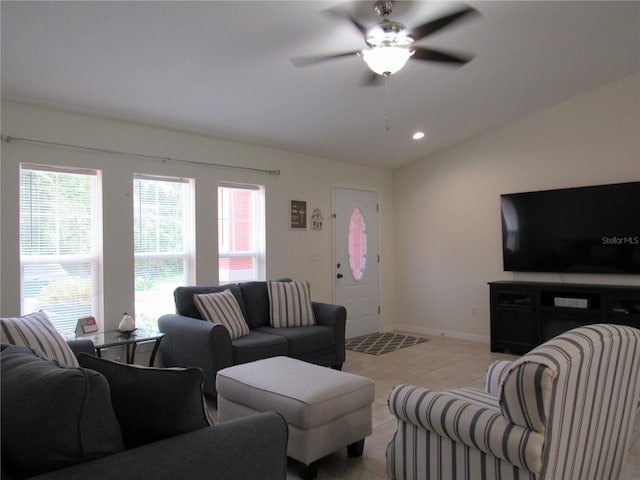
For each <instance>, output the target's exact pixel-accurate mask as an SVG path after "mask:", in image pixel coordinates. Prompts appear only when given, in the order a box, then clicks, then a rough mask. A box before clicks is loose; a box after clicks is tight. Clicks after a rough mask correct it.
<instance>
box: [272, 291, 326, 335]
mask: <svg viewBox="0 0 640 480" xmlns="http://www.w3.org/2000/svg"><path fill="white" fill-rule="evenodd" d="M267 290H268V293H269V304H270V325H271V326H272V327H275V328H281V327H304V326H309V325H315V323H316V319H315V317H314V315H313V308H312V306H311V292H310V288H309V282H267Z"/></svg>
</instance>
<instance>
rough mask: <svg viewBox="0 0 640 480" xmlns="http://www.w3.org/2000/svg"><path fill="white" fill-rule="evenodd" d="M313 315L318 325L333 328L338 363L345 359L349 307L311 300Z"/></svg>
mask: <svg viewBox="0 0 640 480" xmlns="http://www.w3.org/2000/svg"><path fill="white" fill-rule="evenodd" d="M311 306H312V308H313V315H314V316H315V317H316V323H317V324H318V325H326V326H328V327H331V328H333V333H334V335H335V346H336V356H337V360H338V364H337V365H336V366H338V365H342V364H343V363H344V360H345V338H344V337H345V327H346V324H347V309H346V308H344V307H343V306H342V305H334V304H332V303H321V302H311Z"/></svg>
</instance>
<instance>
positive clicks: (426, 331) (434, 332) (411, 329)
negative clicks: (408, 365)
mask: <svg viewBox="0 0 640 480" xmlns="http://www.w3.org/2000/svg"><path fill="white" fill-rule="evenodd" d="M392 330H398V331H401V332H407V333H415V334H418V335H425V336H427V337H451V338H458V339H460V340H470V341H472V342H479V343H486V344H489V343H491V337H489V336H488V335H473V334H470V333H461V332H454V331H450V330H438V329H435V328H425V327H416V326H415V325H403V324H399V323H396V324H394V325H392V326H391V327H389V328H384V331H386V332H389V331H392Z"/></svg>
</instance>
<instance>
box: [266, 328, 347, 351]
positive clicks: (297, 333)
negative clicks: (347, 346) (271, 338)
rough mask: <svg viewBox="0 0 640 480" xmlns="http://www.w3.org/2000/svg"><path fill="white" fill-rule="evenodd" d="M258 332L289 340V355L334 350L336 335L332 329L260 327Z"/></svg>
mask: <svg viewBox="0 0 640 480" xmlns="http://www.w3.org/2000/svg"><path fill="white" fill-rule="evenodd" d="M256 331H257V332H262V333H267V334H270V335H278V336H282V337H284V338H286V339H287V342H288V345H289V351H288V355H289V356H292V357H301V356H306V355H309V354H313V353H315V352H320V351H323V350H327V349H330V348H332V347H333V346H334V345H335V334H334V332H333V329H332V328H331V327H327V326H324V325H311V326H309V327H283V328H273V327H259V328H257V329H256Z"/></svg>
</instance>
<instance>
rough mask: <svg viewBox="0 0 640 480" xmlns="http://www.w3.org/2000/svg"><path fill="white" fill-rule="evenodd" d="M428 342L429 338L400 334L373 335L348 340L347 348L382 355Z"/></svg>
mask: <svg viewBox="0 0 640 480" xmlns="http://www.w3.org/2000/svg"><path fill="white" fill-rule="evenodd" d="M428 341H429V339H428V338H422V337H412V336H410V335H401V334H398V333H371V334H369V335H363V336H362V337H355V338H350V339H348V340H347V341H346V345H345V347H346V349H347V350H351V351H354V352H360V353H368V354H369V355H382V354H384V353H389V352H395V351H396V350H400V349H401V348H406V347H411V346H413V345H418V344H419V343H424V342H428Z"/></svg>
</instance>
